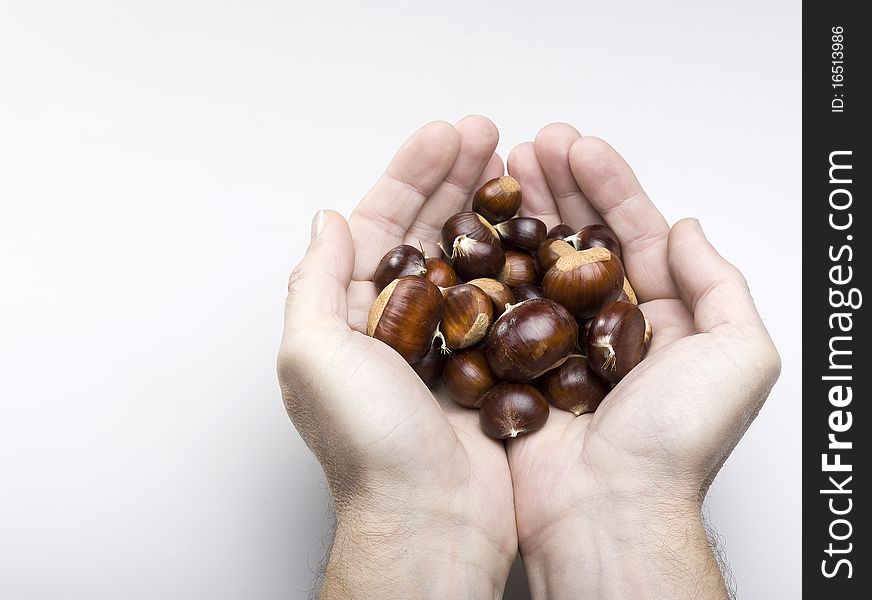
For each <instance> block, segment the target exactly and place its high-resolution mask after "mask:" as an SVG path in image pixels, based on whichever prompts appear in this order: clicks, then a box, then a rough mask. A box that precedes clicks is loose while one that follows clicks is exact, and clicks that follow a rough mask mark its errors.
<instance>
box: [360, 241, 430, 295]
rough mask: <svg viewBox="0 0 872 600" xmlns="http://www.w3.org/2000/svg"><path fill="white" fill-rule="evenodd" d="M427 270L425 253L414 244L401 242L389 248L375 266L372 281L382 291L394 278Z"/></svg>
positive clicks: (418, 273)
mask: <svg viewBox="0 0 872 600" xmlns="http://www.w3.org/2000/svg"><path fill="white" fill-rule="evenodd" d="M426 272H427V267H426V265H425V259H424V253H423V252H421V251H420V250H418V249H417V248H415V247H414V246H409V245H408V244H401V245H399V246H397V247H396V248H392V249H391V250H388V252H387V254H385V255H384V256H383V257H382V259H381V260H380V261H379V263H378V266H377V267H376V268H375V273H373V276H372V282H373V283H374V284H375V287H376V288H377V289H378V291H382V290H383V289H385V286H386V285H387V284H389V283H390V282H392V281H393V280H394V279H399V278H400V277H404V276H406V275H424V274H425V273H426Z"/></svg>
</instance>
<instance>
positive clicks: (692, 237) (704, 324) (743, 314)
mask: <svg viewBox="0 0 872 600" xmlns="http://www.w3.org/2000/svg"><path fill="white" fill-rule="evenodd" d="M669 268H670V269H671V271H672V276H673V277H674V278H675V282H676V284H677V286H678V291H679V293H680V294H681V298H682V299H683V300H684V302H685V304H686V305H687V307H688V308H689V309H690V311H691V312H692V313H693V320H694V327H695V329H696V331H698V332H714V331H716V330H717V329H718V328H719V327H723V326H728V325H739V326H743V327H745V328H750V329H755V330H758V331H760V332H765V328H764V326H763V322H762V321H761V319H760V315H759V314H758V313H757V308H756V307H755V306H754V300H753V299H752V298H751V292H750V290H749V289H748V284H747V283H746V282H745V278H744V277H743V276H742V273H741V272H739V270H738V269H737V268H736V267H734V266H733V265H731V264H730V263H729V262H727V261H726V260H725V259H724V258H723V257H722V256H721V255H720V254H718V252H717V250H715V249H714V247H713V246H712V245H711V243H710V242H709V241H708V240H707V239H706V237H705V234H704V233H703V231H702V228H701V227H700V225H699V221H697V220H696V219H684V220H681V221H679V222H678V223H676V224H675V225H674V226H673V228H672V231H671V232H670V234H669Z"/></svg>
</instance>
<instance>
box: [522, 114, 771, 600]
mask: <svg viewBox="0 0 872 600" xmlns="http://www.w3.org/2000/svg"><path fill="white" fill-rule="evenodd" d="M508 170H509V173H510V174H511V175H513V176H514V177H515V178H516V179H518V180H519V181H520V183H521V187H522V189H523V192H524V207H523V208H522V210H523V211H524V212H525V213H526V214H528V215H532V216H537V217H539V218H540V219H543V220H544V221H545V222H546V224H547V225H548V226H549V227H551V226H553V225H555V224H557V223H559V222H561V221H565V222H567V223H569V224H570V225H572V226H573V227H575V228H580V227H581V226H584V225H587V224H589V223H593V222H603V221H605V223H606V224H608V225H609V226H610V227H611V228H612V229H613V230H614V231H615V233H616V234H617V235H618V237H619V238H620V241H621V245H622V247H623V258H624V266H625V268H626V271H627V275H628V277H629V279H630V280H631V281H632V282H633V285H634V288H635V290H636V293H637V295H638V297H639V301H640V303H641V304H640V308H641V309H642V311H643V312H644V313H645V315H646V316H647V317H648V319H650V320H651V322H652V325H653V329H654V338H653V343H652V346H651V349H650V352H649V354H648V356H647V358H646V359H645V360H644V361H643V362H642V363H641V364H640V365H639V366H638V367H637V368H636V369H634V370H633V371H632V372H631V373H630V374H629V375H628V376H627V377H626V378H625V379H624V380H623V381H621V382H620V384H618V385H617V386H616V387H615V388H614V390H613V391H612V392H611V393H610V394H609V395H608V396H607V397H606V399H605V400H604V402H603V403H602V405H601V406H600V407H599V409H598V410H597V411H596V413H594V414H587V415H582V416H580V417H578V418H575V417H573V415H572V414H571V413H568V412H563V411H559V410H552V411H551V416H550V419H549V421H548V423H547V424H546V426H545V428H544V429H543V430H541V431H539V432H538V433H535V434H533V435H530V436H526V437H523V438H519V439H517V440H513V441H511V442H510V443H509V445H508V456H509V464H510V467H511V471H512V479H513V484H514V490H515V510H516V513H517V523H518V537H519V543H520V549H521V554H522V556H523V557H524V563H525V566H526V569H527V574H528V578H529V580H530V583H531V588H532V590H533V593H534V597H535V598H549V599H556V598H634V599H635V598H671V599H674V598H684V597H687V598H723V597H726V590H725V586H724V582H723V580H722V578H721V574H720V570H719V568H718V565H717V563H716V561H715V559H714V555H713V553H712V551H711V550H710V547H709V543H708V540H707V536H706V532H705V530H704V528H703V523H702V519H701V516H700V506H701V503H702V500H703V498H704V496H705V494H706V491H707V489H708V486H709V484H710V483H711V480H712V479H713V478H714V476H715V474H716V473H717V472H718V470H719V468H720V466H721V465H722V464H723V462H724V460H725V459H726V458H727V456H728V455H729V454H730V452H731V451H732V449H733V448H734V446H735V445H736V443H737V442H738V440H739V439H740V438H741V437H742V434H743V433H744V432H745V430H746V428H747V427H748V426H749V424H750V423H751V421H752V420H753V419H754V417H755V416H756V414H757V412H758V411H759V409H760V407H761V405H762V404H763V401H764V400H765V398H766V396H767V395H768V393H769V390H770V389H771V387H772V385H773V384H774V383H775V380H776V379H777V377H778V373H779V370H780V361H779V357H778V354H777V352H776V350H775V348H774V347H773V345H772V342H771V340H770V339H769V336H768V334H767V333H766V330H765V328H764V327H763V324H762V322H761V320H760V317H759V316H758V314H757V311H756V309H755V307H754V303H753V301H752V299H751V295H750V293H749V291H748V287H747V285H746V283H745V280H744V279H743V277H742V275H741V273H739V271H738V270H736V269H735V268H734V267H733V266H731V265H730V264H729V263H727V262H726V261H725V260H724V259H723V258H721V257H720V256H719V255H718V254H717V252H716V251H715V249H714V248H713V247H712V246H711V245H710V244H709V242H708V241H707V240H706V238H705V236H704V235H703V232H702V230H701V229H700V227H699V224H698V223H697V222H696V221H693V220H684V221H680V222H679V223H677V224H676V225H675V226H674V227H672V229H671V230H670V228H669V227H668V225H667V224H666V221H665V220H664V218H663V216H662V215H661V214H660V213H659V212H658V211H657V209H656V208H655V207H654V205H653V204H652V203H651V201H650V199H649V198H648V196H647V195H646V194H645V192H644V191H643V190H642V188H641V186H640V185H639V183H638V181H637V180H636V178H635V176H634V175H633V172H632V171H631V170H630V168H629V166H628V165H627V164H626V163H625V162H624V160H623V159H622V158H621V157H620V156H619V155H618V154H617V152H615V150H614V149H612V148H611V147H610V146H609V145H608V144H606V143H605V142H603V141H602V140H599V139H596V138H592V137H581V136H580V134H579V133H578V132H577V131H575V130H574V129H573V128H572V127H570V126H568V125H563V124H555V125H551V126H548V127H546V128H545V129H543V130H542V131H541V132H540V133H539V135H538V136H537V139H536V142H535V143H533V144H522V145H521V146H518V147H517V148H516V149H515V150H514V151H513V152H512V153H511V155H510V157H509V159H508Z"/></svg>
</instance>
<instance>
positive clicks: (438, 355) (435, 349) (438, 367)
mask: <svg viewBox="0 0 872 600" xmlns="http://www.w3.org/2000/svg"><path fill="white" fill-rule="evenodd" d="M446 362H448V354H446V353H445V351H444V350H443V349H442V342H441V340H439V339H438V338H436V339H434V340H433V341H432V342H431V343H430V350H429V351H428V352H427V354H425V355H424V358H422V359H421V360H419V361H418V362H416V363H415V364H413V365H412V370H414V371H415V373H417V374H418V377H420V378H421V381H423V382H424V385H426V386H427V387H429V388H432V387H434V386H435V385H436V384H437V383H439V381H440V380H441V379H442V372H443V371H444V370H445V363H446Z"/></svg>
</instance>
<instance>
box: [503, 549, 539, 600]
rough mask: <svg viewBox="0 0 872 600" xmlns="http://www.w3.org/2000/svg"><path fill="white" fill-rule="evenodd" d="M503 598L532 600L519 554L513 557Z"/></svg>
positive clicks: (505, 599) (508, 599)
mask: <svg viewBox="0 0 872 600" xmlns="http://www.w3.org/2000/svg"><path fill="white" fill-rule="evenodd" d="M503 600H532V597H531V596H530V585H529V584H528V583H527V575H526V574H525V573H524V563H523V561H522V560H521V557H520V556H516V557H515V562H514V564H513V565H512V570H511V571H509V578H508V580H507V581H506V591H505V593H504V594H503Z"/></svg>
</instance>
